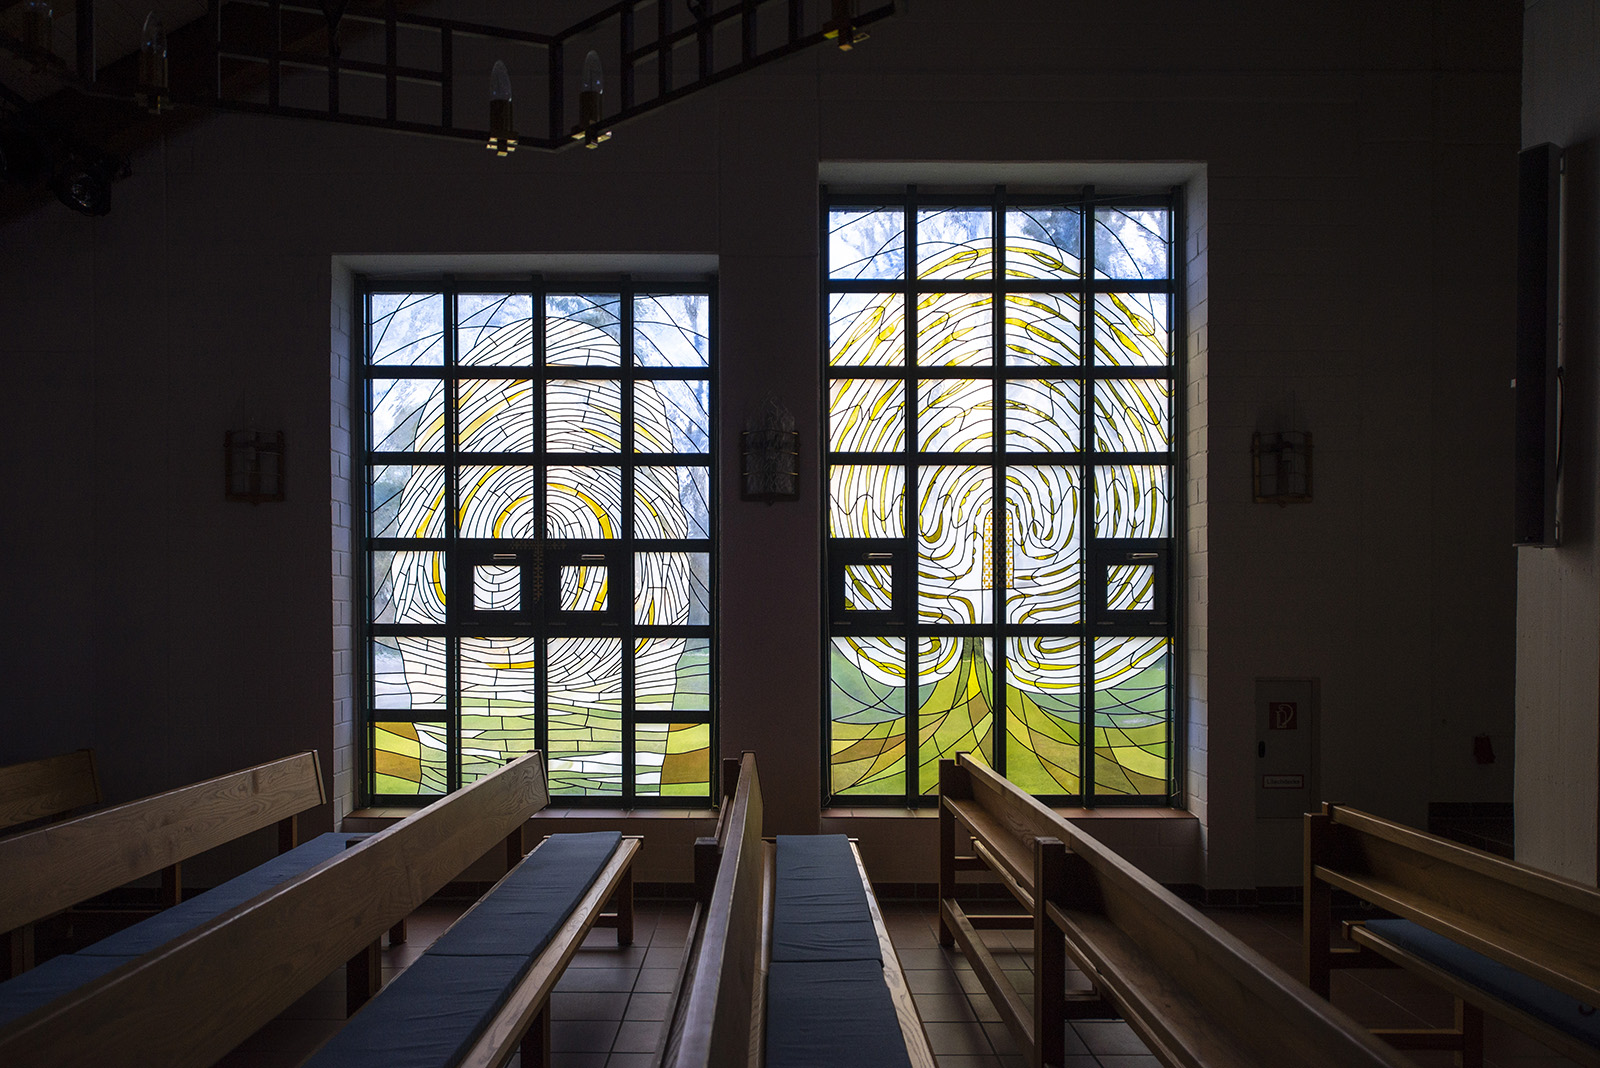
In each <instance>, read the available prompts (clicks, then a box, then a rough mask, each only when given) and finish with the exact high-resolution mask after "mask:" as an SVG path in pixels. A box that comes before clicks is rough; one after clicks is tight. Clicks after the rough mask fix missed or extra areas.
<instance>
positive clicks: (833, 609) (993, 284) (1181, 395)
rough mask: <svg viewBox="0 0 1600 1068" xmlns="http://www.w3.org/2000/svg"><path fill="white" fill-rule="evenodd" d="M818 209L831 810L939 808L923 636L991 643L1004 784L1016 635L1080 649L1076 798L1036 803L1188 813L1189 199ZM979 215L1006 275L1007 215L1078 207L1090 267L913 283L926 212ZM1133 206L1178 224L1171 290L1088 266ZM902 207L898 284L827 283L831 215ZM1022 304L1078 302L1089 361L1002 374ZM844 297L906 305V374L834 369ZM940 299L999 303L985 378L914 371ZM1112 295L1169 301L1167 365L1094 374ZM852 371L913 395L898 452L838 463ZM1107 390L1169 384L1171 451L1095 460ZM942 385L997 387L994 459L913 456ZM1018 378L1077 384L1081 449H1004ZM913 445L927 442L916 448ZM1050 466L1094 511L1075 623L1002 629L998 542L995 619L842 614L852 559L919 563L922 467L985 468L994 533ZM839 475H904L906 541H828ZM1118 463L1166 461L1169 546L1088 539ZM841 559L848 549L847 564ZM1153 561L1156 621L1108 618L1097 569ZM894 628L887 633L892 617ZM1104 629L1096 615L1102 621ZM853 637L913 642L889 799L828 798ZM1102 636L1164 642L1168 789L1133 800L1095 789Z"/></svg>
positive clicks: (971, 369)
mask: <svg viewBox="0 0 1600 1068" xmlns="http://www.w3.org/2000/svg"><path fill="white" fill-rule="evenodd" d="M819 201H820V210H819V231H820V232H819V250H820V251H819V255H818V261H819V267H818V275H819V295H820V299H819V302H818V303H819V318H820V331H819V338H820V346H819V348H820V369H821V382H820V389H819V392H820V395H821V397H820V405H819V410H820V411H821V412H822V431H821V432H822V436H823V437H822V440H823V446H824V448H823V462H822V468H823V472H824V474H823V477H822V479H821V482H822V487H821V490H820V493H821V497H822V511H823V514H822V517H821V530H822V532H821V535H820V536H821V538H822V541H823V556H824V561H825V563H824V570H825V574H826V576H827V582H826V584H825V586H824V598H825V607H824V612H823V614H822V615H823V622H822V628H823V641H822V646H823V648H822V680H823V696H822V710H821V711H822V721H823V722H822V728H823V729H822V731H821V732H820V733H821V746H820V752H819V760H820V764H821V768H822V775H821V780H822V783H821V787H822V804H823V805H824V806H825V807H828V806H849V807H873V806H882V807H910V808H921V807H930V806H933V805H935V804H937V792H936V787H935V788H933V789H932V790H931V791H930V792H929V793H927V794H924V793H922V792H921V790H920V788H919V783H918V778H919V763H920V761H921V759H922V754H921V751H920V750H921V739H920V736H919V731H918V728H919V726H920V724H919V723H918V716H919V704H920V699H919V697H918V689H919V685H920V684H919V680H918V670H917V663H916V661H917V658H918V655H919V654H918V645H919V639H920V638H922V637H923V636H951V637H966V636H973V637H980V638H985V639H988V640H989V641H990V642H991V645H990V650H991V652H990V663H989V669H990V677H989V684H990V690H989V715H990V717H991V721H990V727H989V746H990V749H991V752H990V753H989V754H987V758H991V763H992V764H993V766H994V767H995V768H996V770H998V771H1000V772H1001V773H1002V774H1004V773H1005V767H1006V752H1005V751H1006V748H1007V733H1006V731H1007V726H1006V718H1007V714H1008V710H1007V700H1006V679H1005V667H1004V661H1005V659H1006V658H1005V655H1004V653H1005V646H1006V642H1007V640H1008V639H1009V638H1013V637H1027V636H1029V635H1038V636H1041V637H1061V638H1070V639H1076V640H1077V641H1078V642H1079V646H1078V648H1079V655H1078V659H1079V664H1080V667H1079V671H1080V679H1081V686H1080V689H1079V698H1080V706H1079V707H1080V711H1079V738H1080V743H1079V746H1078V749H1079V754H1080V766H1079V785H1080V788H1081V789H1080V792H1078V793H1043V794H1037V795H1035V796H1037V797H1038V798H1039V800H1040V801H1042V802H1044V803H1046V804H1050V805H1055V806H1061V807H1065V806H1078V805H1082V806H1086V807H1095V806H1101V807H1116V806H1150V805H1160V806H1177V805H1180V804H1181V799H1180V792H1179V784H1180V783H1181V782H1182V776H1183V773H1184V771H1183V769H1184V755H1185V754H1184V748H1183V745H1182V739H1183V738H1184V735H1185V729H1184V704H1185V702H1184V697H1185V689H1186V688H1185V685H1184V683H1185V679H1186V672H1185V661H1186V656H1185V649H1184V642H1183V638H1182V636H1183V634H1184V624H1183V609H1184V604H1183V600H1182V598H1181V597H1180V596H1179V591H1180V590H1181V589H1182V588H1183V579H1184V575H1183V555H1182V548H1183V545H1184V537H1185V531H1186V528H1187V521H1186V515H1185V513H1186V503H1187V482H1186V473H1185V464H1184V449H1183V443H1184V441H1185V440H1186V436H1185V435H1186V420H1185V414H1186V405H1185V396H1186V381H1185V361H1184V358H1183V353H1184V345H1185V339H1186V337H1187V334H1186V331H1185V326H1184V323H1185V302H1184V295H1185V293H1186V278H1185V265H1186V255H1185V249H1184V236H1185V233H1186V230H1185V224H1184V215H1183V195H1182V189H1181V187H1172V188H1161V189H1145V190H1139V191H1135V192H1121V191H1118V192H1114V193H1107V192H1105V191H1101V190H1096V188H1095V187H1094V186H1089V185H1086V186H1083V187H1081V188H1079V189H1076V190H1065V191H1061V192H1047V193H1029V194H1020V195H1019V194H1014V193H1012V192H1010V191H1008V190H1007V189H1006V187H1004V186H995V187H992V188H988V189H985V190H983V191H972V190H970V189H969V190H967V191H963V192H954V193H949V192H929V191H926V190H924V189H919V188H918V187H917V186H902V187H897V188H895V189H893V190H887V189H883V188H882V187H873V188H869V189H863V190H860V191H856V190H848V189H846V190H841V189H838V188H829V187H828V186H823V187H821V189H820V196H819ZM963 207H966V208H983V209H987V210H989V211H991V212H993V218H994V227H993V228H994V246H993V248H994V256H995V260H994V262H995V263H996V264H997V265H998V264H1000V263H1003V260H1002V259H1001V255H1002V253H1003V246H1004V241H1005V236H1004V225H1005V222H1004V220H1005V213H1006V212H1007V211H1010V210H1018V209H1027V208H1042V207H1058V208H1065V207H1074V208H1077V209H1078V210H1080V211H1081V212H1082V213H1083V214H1082V216H1081V218H1082V219H1083V220H1085V222H1084V223H1083V224H1082V225H1081V226H1080V230H1079V235H1080V240H1081V243H1082V247H1081V250H1080V263H1082V264H1083V265H1085V266H1084V268H1083V269H1082V270H1081V272H1080V274H1079V275H1078V276H1077V277H1076V278H1074V279H1071V280H1066V279H1062V280H1059V281H1056V282H1042V281H1040V280H1037V279H1028V280H1026V281H1024V282H1022V283H1018V284H1015V285H1008V284H1007V279H1006V277H1005V272H1004V271H1003V270H1002V269H1000V268H999V267H998V266H997V268H996V269H995V270H994V271H993V272H992V273H991V275H990V277H989V278H987V279H980V280H963V279H955V278H948V277H944V278H919V277H918V266H917V248H916V224H917V219H918V212H919V211H923V210H929V209H943V208H958V209H959V208H963ZM1106 207H1112V208H1125V209H1134V210H1137V209H1140V208H1152V209H1161V210H1165V211H1168V212H1169V213H1170V227H1171V229H1170V235H1171V240H1170V242H1169V245H1168V256H1169V265H1170V266H1169V271H1168V276H1167V277H1166V278H1163V279H1154V280H1130V279H1109V278H1107V279H1099V278H1096V277H1095V271H1094V269H1093V264H1094V262H1095V259H1094V256H1095V251H1094V241H1095V230H1096V227H1095V226H1094V225H1093V219H1094V214H1093V213H1094V211H1095V209H1097V208H1106ZM884 209H889V210H901V211H903V212H904V215H903V223H904V225H903V231H902V234H903V237H902V239H903V241H904V247H903V250H902V251H903V256H904V268H903V270H902V271H901V273H900V274H899V275H898V276H897V277H895V278H891V279H884V278H833V277H830V273H831V272H830V264H829V256H830V241H831V233H830V231H831V213H832V212H834V211H837V210H844V211H849V210H863V211H867V210H884ZM1015 292H1048V293H1055V294H1073V295H1077V296H1079V297H1080V303H1079V309H1078V314H1079V323H1078V326H1079V329H1080V336H1079V351H1080V352H1081V353H1083V354H1084V355H1083V356H1082V358H1081V359H1080V360H1079V362H1078V363H1077V364H1075V365H1065V366H1059V367H1051V366H1039V365H1023V364H1015V365H1009V364H1007V362H1006V359H1005V350H1004V344H1005V339H1006V331H1005V327H1004V322H1003V319H1004V316H1003V314H1002V313H1001V309H1003V308H1004V307H1005V303H1004V298H1005V296H1006V295H1007V294H1008V293H1015ZM848 293H872V294H884V293H892V294H896V295H898V296H899V297H901V298H903V299H904V300H905V301H906V305H905V311H904V315H905V316H906V319H905V321H904V322H903V323H902V325H901V330H902V333H903V335H904V336H905V337H906V345H907V349H906V352H905V354H904V356H903V358H902V359H901V361H900V362H899V363H896V364H874V365H870V366H861V365H847V366H842V367H835V366H834V365H833V363H832V349H833V343H832V333H831V328H832V310H831V306H832V303H833V300H834V298H835V297H836V296H838V295H840V294H848ZM932 293H984V294H988V295H989V296H990V298H991V301H992V305H991V306H992V307H993V308H994V309H996V311H995V314H994V318H993V322H992V327H991V330H992V333H991V343H992V352H991V355H990V358H989V361H988V362H987V363H986V364H983V365H975V364H960V365H944V364H923V365H919V364H918V362H917V354H916V351H915V346H916V338H915V335H916V332H917V327H916V325H915V324H914V323H912V322H911V318H910V317H911V316H912V315H913V314H914V312H915V310H916V308H917V297H918V296H919V295H922V296H926V295H928V294H932ZM1104 293H1159V294H1162V295H1165V296H1166V297H1167V301H1168V318H1167V324H1166V325H1167V328H1168V345H1167V361H1166V363H1165V364H1164V365H1162V366H1149V367H1134V366H1123V367H1117V368H1112V367H1109V366H1105V365H1101V364H1098V363H1097V362H1096V360H1095V359H1094V357H1093V353H1094V351H1095V324H1094V319H1095V311H1094V302H1095V297H1096V296H1097V295H1099V294H1104ZM841 369H843V370H846V371H848V372H849V373H848V374H847V375H844V376H842V377H848V378H858V379H870V378H876V379H887V380H894V381H898V382H902V383H904V390H905V391H904V392H903V393H902V394H901V397H902V400H903V403H904V412H905V415H904V420H905V424H906V429H905V437H904V440H903V442H902V445H901V447H900V449H899V450H898V451H897V452H871V453H862V452H839V453H836V452H834V450H833V433H832V424H831V417H832V413H831V408H830V400H831V396H832V381H833V380H834V379H835V378H838V377H841V376H840V375H839V371H840V370H841ZM1110 378H1121V379H1160V380H1164V381H1166V382H1167V383H1168V385H1169V390H1170V392H1169V409H1168V425H1169V428H1170V438H1169V442H1170V447H1169V448H1168V449H1166V450H1164V451H1161V452H1158V453H1145V452H1110V451H1100V450H1098V449H1097V448H1096V442H1095V440H1094V438H1095V418H1094V409H1093V406H1092V397H1091V390H1092V385H1091V382H1098V381H1102V380H1105V379H1110ZM939 379H969V380H982V381H984V382H986V383H989V384H991V387H992V389H993V392H991V393H990V394H989V396H990V398H991V401H992V403H993V407H994V408H995V414H994V423H993V432H994V441H996V442H999V443H1000V444H999V445H998V446H997V447H993V448H991V449H990V450H989V451H987V452H978V453H974V452H950V453H942V452H934V453H926V452H922V451H921V450H920V448H918V449H913V446H912V442H913V441H915V440H916V437H915V435H916V433H917V428H916V426H915V424H916V422H917V413H918V410H919V409H920V407H921V403H920V400H919V396H918V393H917V392H916V391H917V390H919V389H920V388H921V386H920V383H922V382H925V381H929V380H939ZM1016 379H1046V380H1048V379H1060V380H1076V381H1077V382H1078V389H1079V395H1078V396H1079V401H1078V402H1079V412H1080V423H1081V426H1080V427H1079V434H1080V441H1079V445H1080V448H1079V449H1078V450H1077V451H1075V452H1063V453H1022V452H1018V451H1013V450H1011V449H1008V448H1007V447H1006V445H1005V444H1004V443H1005V437H1004V435H1005V427H1006V423H1005V412H1004V409H1005V404H1004V403H1003V400H1004V397H1005V392H1004V384H1005V382H1007V381H1011V380H1016ZM918 444H920V443H918ZM1043 456H1051V457H1060V462H1061V465H1062V466H1070V467H1073V468H1075V469H1076V471H1077V472H1078V473H1079V476H1080V477H1079V486H1078V492H1079V493H1080V494H1081V500H1082V501H1084V502H1085V503H1084V504H1082V505H1081V506H1080V509H1079V513H1080V514H1079V525H1078V532H1077V537H1078V540H1077V547H1078V554H1079V561H1078V566H1079V569H1080V570H1079V576H1080V577H1079V591H1080V592H1079V603H1080V611H1079V617H1078V621H1077V622H1075V623H1070V624H1049V625H1029V624H1012V623H1008V622H1007V615H1006V609H1007V606H1006V595H1007V592H1008V591H1007V589H1006V588H1005V586H1004V585H1003V583H1001V582H999V581H995V579H996V578H998V577H999V575H1000V572H1001V570H1002V569H1004V568H1005V567H1006V563H1005V557H1004V555H1003V554H1002V552H1001V551H999V546H1001V545H1002V544H1003V543H1005V539H1002V538H1001V537H999V536H995V535H991V536H992V539H993V545H994V546H996V550H995V551H994V552H993V554H992V557H991V558H990V564H991V566H992V567H993V568H995V573H994V574H993V575H992V576H991V578H990V587H991V589H992V590H993V594H994V602H993V604H992V606H990V610H989V614H990V621H989V622H987V623H976V624H962V625H958V624H949V623H942V622H940V623H923V622H922V621H921V620H920V619H919V617H918V611H917V609H918V606H917V596H916V591H915V587H914V586H912V587H911V588H910V589H909V590H908V589H906V588H904V587H903V586H902V584H901V583H900V582H898V581H897V582H896V583H895V585H894V587H893V599H894V602H895V608H894V611H893V612H892V613H889V612H877V613H863V614H862V615H861V616H860V617H859V618H858V620H856V621H852V620H850V619H849V618H846V614H845V613H843V612H842V611H841V607H840V604H839V601H840V597H841V591H842V588H843V587H842V580H841V577H840V576H841V572H842V570H843V566H844V565H845V564H846V563H849V562H856V561H857V560H858V559H859V554H860V553H861V551H862V550H863V549H864V548H874V549H877V550H879V551H880V552H892V553H893V554H894V556H895V560H896V564H897V566H898V567H899V568H900V570H897V572H896V574H897V576H899V575H902V574H908V573H909V574H912V575H914V573H915V571H916V566H917V559H918V540H919V531H918V518H917V515H916V500H917V496H916V493H915V490H914V488H913V487H914V486H915V485H916V480H917V478H918V471H917V469H918V468H926V467H931V466H939V465H960V466H969V467H970V466H980V467H987V468H989V485H990V493H991V505H990V507H991V515H992V516H994V517H995V518H994V519H993V520H992V522H993V523H994V524H995V525H996V526H998V525H1000V520H999V518H998V517H999V516H1000V515H1001V514H1002V511H1003V510H1004V509H1005V508H1006V506H1007V502H1006V496H1005V494H1006V481H1005V470H1006V469H1007V468H1008V467H1012V466H1019V465H1028V464H1029V463H1030V461H1031V463H1032V464H1034V465H1038V466H1053V465H1052V464H1046V463H1044V461H1043V460H1042V459H1039V458H1040V457H1043ZM836 464H842V465H848V464H879V465H883V464H887V465H891V466H899V467H901V468H903V469H904V470H905V472H906V474H905V480H906V485H905V487H904V490H903V500H904V513H905V514H904V517H903V523H904V527H903V531H902V535H901V537H899V538H895V539H882V540H881V541H882V543H881V544H880V543H879V540H876V539H874V540H873V541H872V544H870V545H869V544H868V540H867V539H859V538H835V537H834V536H833V532H832V529H831V527H832V519H831V514H832V488H833V469H834V466H835V465H836ZM1113 464H1159V465H1160V466H1163V467H1165V469H1166V471H1167V479H1168V489H1167V497H1168V515H1167V521H1168V527H1167V531H1168V533H1167V536H1166V537H1163V538H1151V539H1117V538H1110V537H1099V536H1098V535H1097V534H1096V532H1095V506H1094V502H1093V493H1094V484H1095V469H1096V468H1097V467H1099V466H1106V465H1113ZM841 550H842V551H841ZM1107 561H1110V562H1128V561H1138V562H1141V563H1144V562H1148V563H1149V564H1150V565H1151V566H1152V568H1153V574H1154V582H1155V587H1156V588H1155V594H1154V601H1155V604H1154V608H1153V610H1132V611H1127V610H1124V611H1116V610H1113V611H1106V610H1105V599H1106V598H1105V590H1104V589H1103V587H1102V583H1101V582H1099V581H1094V580H1093V579H1092V576H1095V575H1098V574H1099V573H1100V571H1101V570H1102V563H1103V562H1107ZM891 615H892V616H893V617H895V618H893V619H892V620H891V619H889V618H888V617H890V616H891ZM1096 616H1097V618H1096ZM852 635H856V636H878V637H903V638H904V641H905V661H904V669H905V676H904V678H905V683H904V685H903V687H902V693H903V695H904V697H903V714H904V732H903V735H902V738H903V741H902V744H903V747H904V753H905V757H904V767H903V781H904V784H905V789H904V791H903V792H895V793H881V794H874V793H850V792H835V790H834V787H833V766H832V749H833V740H832V733H833V724H834V719H833V713H832V703H833V689H834V680H833V668H832V658H833V645H834V639H835V638H843V637H849V636H852ZM1096 637H1104V638H1111V637H1124V638H1138V637H1162V638H1165V639H1167V642H1168V645H1167V654H1166V655H1167V670H1168V675H1167V683H1166V694H1167V708H1168V709H1169V712H1168V716H1167V743H1166V753H1167V759H1166V780H1165V788H1164V790H1162V791H1160V792H1149V793H1139V794H1122V793H1106V792H1104V791H1101V790H1098V789H1096V782H1095V775H1094V769H1095V748H1096V746H1095V744H1094V739H1095V731H1096V729H1097V724H1096V722H1095V711H1096V710H1095V704H1094V702H1095V692H1096V691H1095V685H1094V680H1093V678H1092V666H1091V665H1090V663H1089V661H1090V657H1089V656H1088V655H1087V654H1086V652H1085V651H1086V650H1088V649H1089V648H1091V647H1090V646H1089V645H1088V643H1089V642H1091V641H1092V640H1093V639H1094V638H1096Z"/></svg>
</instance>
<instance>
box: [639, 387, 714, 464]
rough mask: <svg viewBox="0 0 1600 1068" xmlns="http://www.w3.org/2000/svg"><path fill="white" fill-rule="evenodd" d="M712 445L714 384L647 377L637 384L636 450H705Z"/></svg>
mask: <svg viewBox="0 0 1600 1068" xmlns="http://www.w3.org/2000/svg"><path fill="white" fill-rule="evenodd" d="M710 446H711V383H709V382H707V381H705V380H703V379H696V380H693V381H682V380H677V379H670V380H664V381H660V382H655V381H650V380H648V379H646V380H644V381H640V382H636V383H635V384H634V387H633V451H634V452H705V451H706V450H707V449H709V448H710Z"/></svg>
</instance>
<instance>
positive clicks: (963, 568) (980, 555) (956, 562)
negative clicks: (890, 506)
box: [917, 465, 994, 624]
mask: <svg viewBox="0 0 1600 1068" xmlns="http://www.w3.org/2000/svg"><path fill="white" fill-rule="evenodd" d="M918 479H919V482H920V485H919V486H918V502H917V533H918V536H917V616H918V618H919V619H920V620H921V621H922V622H923V623H924V624H928V623H957V624H960V623H988V622H990V621H991V620H992V619H993V617H994V610H993V604H994V595H993V590H994V577H993V571H994V567H993V561H994V531H993V529H992V526H993V510H994V503H993V498H994V494H993V476H992V473H991V471H990V469H989V468H987V467H965V466H962V467H958V466H953V465H950V466H937V467H924V468H922V469H921V470H920V471H919V472H918Z"/></svg>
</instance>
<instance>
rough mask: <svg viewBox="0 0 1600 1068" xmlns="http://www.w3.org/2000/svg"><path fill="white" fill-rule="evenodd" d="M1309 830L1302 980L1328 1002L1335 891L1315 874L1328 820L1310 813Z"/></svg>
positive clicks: (1316, 813)
mask: <svg viewBox="0 0 1600 1068" xmlns="http://www.w3.org/2000/svg"><path fill="white" fill-rule="evenodd" d="M1305 830H1306V841H1305V871H1304V885H1305V904H1304V913H1303V915H1302V924H1301V938H1302V940H1303V943H1304V956H1303V957H1302V958H1301V960H1302V964H1303V967H1302V971H1301V975H1300V978H1301V979H1303V980H1304V981H1305V984H1306V985H1307V986H1309V987H1310V988H1311V990H1312V992H1313V993H1316V994H1319V995H1321V996H1322V997H1324V998H1328V997H1331V996H1332V989H1333V986H1332V983H1331V981H1330V974H1329V972H1330V969H1331V967H1332V964H1333V959H1332V958H1333V947H1332V945H1331V944H1330V942H1329V939H1330V938H1331V937H1332V936H1331V934H1330V931H1331V929H1332V927H1333V888H1332V887H1331V886H1329V885H1328V884H1327V883H1325V882H1323V881H1322V880H1321V879H1318V878H1317V877H1316V875H1315V873H1314V871H1313V869H1314V868H1315V866H1316V865H1317V864H1318V863H1320V862H1321V861H1322V857H1323V854H1324V852H1326V850H1327V838H1328V830H1329V823H1328V816H1327V815H1326V814H1325V813H1321V812H1307V813H1306V817H1305Z"/></svg>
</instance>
